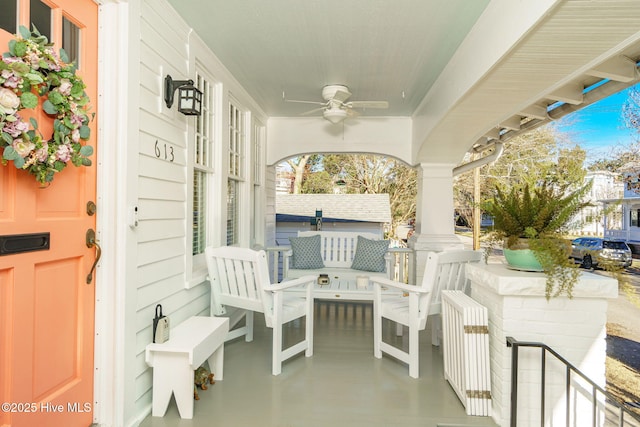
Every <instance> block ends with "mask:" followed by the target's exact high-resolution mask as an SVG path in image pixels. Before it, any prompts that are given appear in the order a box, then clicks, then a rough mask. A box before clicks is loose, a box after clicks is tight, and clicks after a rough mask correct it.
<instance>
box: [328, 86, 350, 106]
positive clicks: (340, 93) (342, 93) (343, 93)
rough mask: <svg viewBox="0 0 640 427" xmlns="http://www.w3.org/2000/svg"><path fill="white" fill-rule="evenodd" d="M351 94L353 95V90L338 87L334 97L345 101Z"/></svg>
mask: <svg viewBox="0 0 640 427" xmlns="http://www.w3.org/2000/svg"><path fill="white" fill-rule="evenodd" d="M350 96H351V92H349V91H348V90H346V89H338V90H336V94H335V95H333V98H332V99H335V100H337V101H340V102H342V103H344V101H346V100H347V99H349V97H350Z"/></svg>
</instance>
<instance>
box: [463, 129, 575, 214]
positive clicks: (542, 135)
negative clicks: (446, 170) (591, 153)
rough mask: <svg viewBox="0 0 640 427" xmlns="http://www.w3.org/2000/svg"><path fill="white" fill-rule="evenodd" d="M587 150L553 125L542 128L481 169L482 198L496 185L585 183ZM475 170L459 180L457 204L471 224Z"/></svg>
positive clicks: (515, 141)
mask: <svg viewBox="0 0 640 427" xmlns="http://www.w3.org/2000/svg"><path fill="white" fill-rule="evenodd" d="M585 158H586V152H585V151H584V150H583V149H581V148H580V147H578V146H576V145H573V144H572V143H571V141H570V140H568V139H567V138H566V136H565V135H563V134H560V133H559V132H558V131H557V130H556V129H555V128H553V127H542V128H538V129H536V130H533V131H531V132H528V133H526V134H523V135H520V136H518V137H516V138H513V139H510V140H509V141H507V142H505V143H504V151H503V154H502V156H500V158H498V160H496V161H495V162H494V163H492V164H488V165H485V166H482V168H481V169H480V182H481V189H480V193H481V199H483V200H484V199H487V198H488V197H489V195H490V193H491V192H492V191H493V189H494V188H495V187H496V185H500V186H501V187H502V188H503V189H504V191H509V189H510V188H512V187H513V186H518V185H524V184H526V183H529V185H536V183H538V182H542V181H553V182H555V183H557V184H558V185H561V186H562V185H565V184H569V185H573V186H577V185H580V184H582V181H583V179H584V176H585V174H586V171H585V170H584V169H583V163H584V160H585ZM474 202H475V203H477V202H479V201H474V200H473V173H471V172H467V173H465V174H461V175H459V176H458V177H456V179H455V185H454V203H455V208H456V211H457V212H458V213H459V214H460V215H461V216H462V217H463V218H464V219H465V220H466V221H467V223H468V224H471V223H472V222H473V221H472V216H473V206H474Z"/></svg>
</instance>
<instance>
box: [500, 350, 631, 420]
mask: <svg viewBox="0 0 640 427" xmlns="http://www.w3.org/2000/svg"><path fill="white" fill-rule="evenodd" d="M507 347H511V417H510V424H509V425H510V426H511V427H516V426H517V421H518V348H519V347H536V348H540V349H541V355H540V370H541V373H540V375H541V377H540V384H541V387H540V425H541V426H544V421H545V389H546V385H545V377H546V360H547V352H548V353H550V354H551V355H553V356H554V357H555V358H556V359H557V360H558V361H560V362H562V363H563V364H564V365H565V367H566V378H565V393H566V395H567V399H566V400H567V403H566V425H567V427H569V425H570V424H569V423H570V421H571V418H570V416H571V414H570V410H571V399H570V398H569V396H570V393H571V373H575V374H577V375H578V376H580V377H581V378H582V379H583V380H585V381H586V382H587V383H589V385H591V387H592V398H591V404H592V412H591V415H592V426H593V427H596V425H597V424H596V421H597V416H596V415H597V402H598V400H597V396H598V393H600V394H602V395H603V396H604V397H605V399H606V400H607V402H608V403H610V404H611V405H613V406H615V407H616V408H618V409H619V410H620V411H619V417H618V426H619V427H623V426H624V425H625V417H626V416H628V417H629V418H632V419H634V420H635V421H638V422H640V417H638V416H637V415H636V414H635V413H633V412H631V411H630V410H629V409H627V408H625V406H624V404H623V403H620V402H618V400H617V399H616V398H615V397H613V395H611V394H610V393H609V392H607V391H606V390H605V389H603V388H602V387H600V386H599V385H598V384H596V383H595V382H593V381H592V380H591V379H589V377H587V376H586V375H585V374H584V373H583V372H581V371H580V370H579V369H578V368H576V367H575V366H574V365H572V364H571V363H570V362H569V361H568V360H567V359H565V358H564V357H562V356H561V355H560V354H558V353H557V352H556V351H555V350H553V349H552V348H551V347H549V346H548V345H546V344H543V343H539V342H525V341H518V340H516V339H515V338H513V337H507Z"/></svg>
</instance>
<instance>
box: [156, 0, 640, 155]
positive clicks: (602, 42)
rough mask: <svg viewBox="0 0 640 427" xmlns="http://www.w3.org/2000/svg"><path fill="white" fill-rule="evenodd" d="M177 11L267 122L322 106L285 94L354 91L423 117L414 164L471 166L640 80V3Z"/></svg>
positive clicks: (245, 5) (360, 2) (305, 5)
mask: <svg viewBox="0 0 640 427" xmlns="http://www.w3.org/2000/svg"><path fill="white" fill-rule="evenodd" d="M169 3H170V4H171V5H172V6H173V7H174V8H175V9H176V11H177V12H178V13H179V14H180V15H181V16H182V17H183V19H184V20H185V21H186V22H187V24H188V25H189V26H191V27H192V28H194V30H195V31H196V33H197V34H198V35H199V36H200V38H202V39H203V40H204V42H205V43H207V45H208V46H209V47H210V48H211V50H212V51H213V52H214V53H215V54H216V56H217V57H218V58H219V59H220V60H221V61H222V63H224V64H225V66H226V67H227V68H228V69H229V71H230V72H231V73H232V74H233V75H234V76H235V78H236V79H237V80H238V81H239V82H240V84H241V85H242V86H243V87H244V88H245V89H246V90H247V92H248V93H249V94H250V95H251V96H252V97H253V99H254V100H255V101H256V102H257V103H258V104H259V105H260V107H261V108H262V109H263V111H264V112H265V113H266V114H267V116H269V117H296V116H299V115H300V114H301V113H302V112H304V111H306V110H308V109H311V108H313V106H308V105H304V104H295V103H287V102H284V100H283V94H284V97H286V98H287V99H297V100H312V101H322V97H321V90H322V87H323V86H325V85H327V84H344V85H347V86H348V87H349V89H350V90H351V92H352V94H353V95H352V97H351V98H350V100H386V101H388V102H389V108H388V109H387V110H369V111H365V112H364V114H363V115H364V116H367V115H373V116H396V117H398V116H405V117H411V118H412V119H413V130H412V132H413V139H414V141H413V145H414V148H413V150H414V153H415V155H414V159H413V161H414V162H421V161H427V160H436V161H445V160H446V161H454V162H457V161H460V160H461V153H464V152H465V151H466V150H468V149H469V148H470V147H472V146H473V145H474V144H476V145H477V144H478V143H483V142H484V143H486V142H487V141H491V140H504V139H505V138H508V137H510V136H512V135H515V134H517V133H519V132H523V131H526V130H527V129H529V128H531V127H533V125H536V124H539V123H546V122H548V121H550V120H551V119H552V118H557V117H559V116H560V114H561V113H562V114H564V113H566V112H568V111H570V110H571V111H572V110H575V109H579V108H582V107H583V106H585V105H587V104H589V103H590V102H593V101H594V100H597V99H599V98H601V97H602V96H605V95H606V94H607V93H612V92H615V91H618V90H621V89H624V88H625V87H627V86H629V85H631V84H634V83H635V82H637V81H638V72H637V67H636V66H635V63H637V61H638V59H639V57H640V48H639V46H640V42H639V40H640V1H638V0H521V1H518V2H515V1H513V0H490V1H489V0H446V1H445V0H397V1H396V0H394V1H391V0H242V1H227V0H224V1H223V0H214V1H212V0H191V1H184V0H169ZM602 79H605V81H607V82H609V81H610V82H611V83H612V85H609V86H608V88H607V89H606V90H605V89H603V88H600V89H598V90H595V91H591V92H590V93H586V92H585V91H584V89H585V87H589V86H591V85H593V84H594V83H596V82H598V81H601V80H602ZM558 102H559V103H560V104H557V103H558ZM556 105H559V106H560V109H556V110H555V111H552V109H553V108H555V107H554V106H556ZM550 106H551V107H550ZM317 115H318V116H321V113H319V112H318V113H317Z"/></svg>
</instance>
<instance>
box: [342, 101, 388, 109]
mask: <svg viewBox="0 0 640 427" xmlns="http://www.w3.org/2000/svg"><path fill="white" fill-rule="evenodd" d="M344 105H345V106H346V107H348V108H389V103H388V102H387V101H351V102H346V103H345V104H344Z"/></svg>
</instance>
